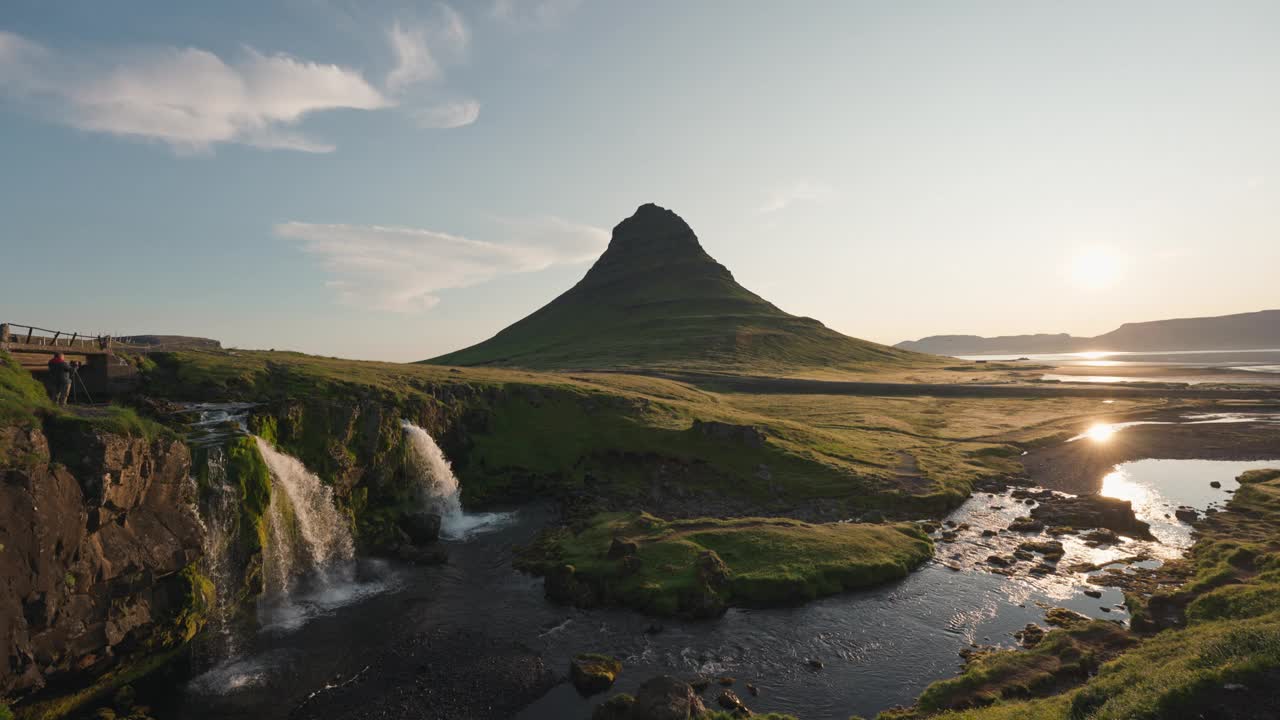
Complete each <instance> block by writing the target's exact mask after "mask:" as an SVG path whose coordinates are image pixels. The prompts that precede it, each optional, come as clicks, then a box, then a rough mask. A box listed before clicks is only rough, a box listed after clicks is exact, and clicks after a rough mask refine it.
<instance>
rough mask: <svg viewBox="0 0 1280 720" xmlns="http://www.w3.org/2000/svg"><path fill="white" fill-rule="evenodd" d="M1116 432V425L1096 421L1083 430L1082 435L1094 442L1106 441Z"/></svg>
mask: <svg viewBox="0 0 1280 720" xmlns="http://www.w3.org/2000/svg"><path fill="white" fill-rule="evenodd" d="M1115 434H1116V427H1115V426H1114V425H1108V424H1107V423H1098V424H1096V425H1093V426H1091V427H1090V428H1089V429H1088V430H1085V431H1084V436H1085V437H1087V438H1089V439H1090V440H1092V441H1094V442H1106V441H1108V440H1110V439H1111V436H1112V435H1115Z"/></svg>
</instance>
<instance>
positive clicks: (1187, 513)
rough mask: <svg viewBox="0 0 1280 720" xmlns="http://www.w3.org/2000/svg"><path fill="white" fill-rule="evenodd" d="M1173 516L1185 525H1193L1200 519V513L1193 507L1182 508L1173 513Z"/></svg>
mask: <svg viewBox="0 0 1280 720" xmlns="http://www.w3.org/2000/svg"><path fill="white" fill-rule="evenodd" d="M1173 516H1174V517H1176V518H1178V519H1179V520H1181V521H1182V522H1184V523H1193V522H1195V521H1197V520H1199V519H1200V511H1199V510H1196V509H1195V508H1193V507H1187V506H1185V505H1184V506H1182V507H1180V508H1178V509H1177V510H1174V511H1173Z"/></svg>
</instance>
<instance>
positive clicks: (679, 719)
mask: <svg viewBox="0 0 1280 720" xmlns="http://www.w3.org/2000/svg"><path fill="white" fill-rule="evenodd" d="M706 711H707V708H706V706H705V705H703V704H702V699H701V698H699V697H698V696H697V694H696V693H694V691H693V688H692V687H689V683H686V682H683V681H681V680H677V679H676V678H673V677H671V676H670V675H662V676H660V677H656V678H653V679H651V680H646V681H645V683H644V684H643V685H641V686H640V689H639V690H637V691H636V696H635V702H634V703H633V704H632V706H631V720H691V718H697V717H700V716H701V715H702V714H704V713H706Z"/></svg>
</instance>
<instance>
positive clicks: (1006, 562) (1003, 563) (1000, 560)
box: [987, 555, 1013, 567]
mask: <svg viewBox="0 0 1280 720" xmlns="http://www.w3.org/2000/svg"><path fill="white" fill-rule="evenodd" d="M987 564H988V565H995V566H996V567H1009V566H1010V565H1012V564H1013V561H1012V560H1010V559H1009V558H1006V557H1001V556H1000V555H990V556H988V557H987Z"/></svg>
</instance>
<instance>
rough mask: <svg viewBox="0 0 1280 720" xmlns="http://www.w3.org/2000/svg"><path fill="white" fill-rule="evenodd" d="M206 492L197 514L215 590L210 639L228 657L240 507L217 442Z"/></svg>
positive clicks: (234, 644)
mask: <svg viewBox="0 0 1280 720" xmlns="http://www.w3.org/2000/svg"><path fill="white" fill-rule="evenodd" d="M206 468H207V470H208V492H207V494H206V498H205V500H204V502H203V508H202V512H201V513H200V514H199V515H197V517H199V518H200V524H201V525H202V526H203V527H204V541H203V550H204V559H203V570H204V574H205V576H206V577H208V578H209V580H210V581H211V582H212V583H213V586H214V588H215V589H216V590H217V597H216V599H215V601H214V606H213V608H212V609H211V610H212V612H211V613H210V620H211V621H212V622H210V624H209V625H210V629H211V630H212V633H210V635H209V641H210V642H211V644H212V645H213V646H214V647H213V648H212V651H213V653H214V654H215V655H216V656H217V657H231V656H233V655H235V654H236V652H237V650H238V649H239V647H238V646H239V641H238V638H237V636H236V632H235V628H234V627H233V620H234V618H235V616H236V607H235V598H234V593H233V592H232V590H231V588H233V587H234V586H235V583H236V580H235V575H236V571H235V568H234V561H233V559H232V558H233V553H234V552H235V547H234V544H235V540H236V533H235V529H236V521H237V518H238V515H239V511H240V507H239V506H240V494H239V492H237V491H236V489H235V488H232V487H230V486H229V485H228V484H227V456H226V453H225V452H224V451H223V449H222V448H221V447H220V446H215V447H211V448H209V450H208V456H207V460H206Z"/></svg>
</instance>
